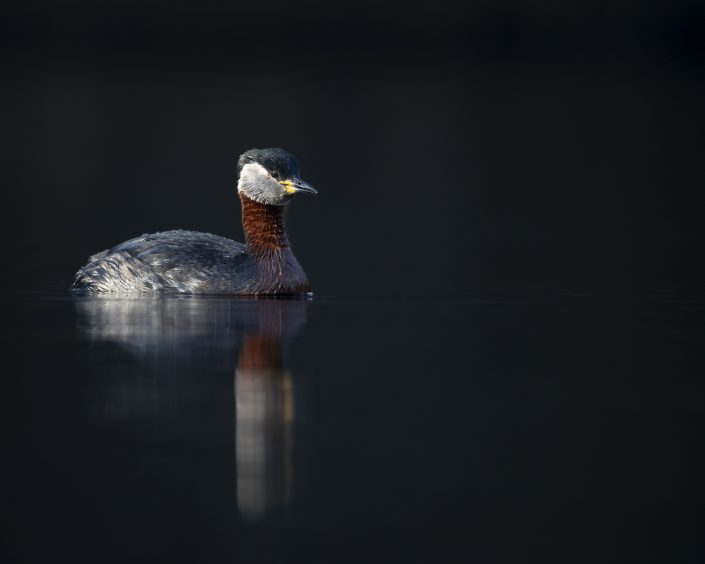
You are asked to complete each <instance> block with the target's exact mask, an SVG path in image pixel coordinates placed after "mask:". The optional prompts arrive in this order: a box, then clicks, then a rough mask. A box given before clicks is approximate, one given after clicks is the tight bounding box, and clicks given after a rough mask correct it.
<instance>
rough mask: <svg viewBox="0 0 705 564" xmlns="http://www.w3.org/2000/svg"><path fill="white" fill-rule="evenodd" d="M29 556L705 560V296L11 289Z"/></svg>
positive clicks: (15, 520) (14, 459) (14, 467)
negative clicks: (301, 297)
mask: <svg viewBox="0 0 705 564" xmlns="http://www.w3.org/2000/svg"><path fill="white" fill-rule="evenodd" d="M1 303H2V311H3V319H4V321H5V324H4V325H5V327H6V334H5V337H4V345H5V347H4V348H5V351H6V352H5V354H4V360H5V363H4V365H5V370H4V371H3V372H4V376H3V387H4V390H3V395H2V397H3V403H4V406H3V418H5V419H6V422H5V424H4V425H3V434H4V435H5V437H4V441H3V445H4V448H3V450H4V454H5V456H4V463H3V466H4V472H5V473H6V474H7V476H6V480H5V485H6V487H5V496H4V497H5V500H4V504H5V506H6V508H7V511H6V514H7V523H6V524H5V526H4V527H3V529H4V531H5V535H4V536H5V541H6V554H7V555H8V556H9V557H8V558H6V559H5V561H7V562H55V561H57V560H63V559H68V560H70V561H73V562H92V563H93V562H194V563H203V562H260V561H261V562H270V561H271V562H326V563H328V562H470V561H473V562H526V561H535V562H545V561H552V562H603V561H609V562H645V561H654V562H657V561H658V562H701V561H703V559H705V551H704V546H705V542H704V540H703V537H704V536H705V535H703V530H704V529H703V517H704V515H703V507H704V505H703V501H705V485H704V480H703V477H704V476H705V464H704V457H703V436H702V432H701V430H702V429H703V422H704V420H705V402H704V401H703V400H704V399H705V379H704V378H703V374H704V372H703V367H704V366H705V363H704V362H703V356H704V353H703V349H704V345H705V331H704V330H703V325H702V314H703V311H704V310H705V304H704V303H703V302H702V301H698V300H693V299H683V298H676V297H674V296H666V295H641V296H628V297H620V298H614V297H600V296H591V295H561V294H534V295H524V296H520V295H503V296H488V295H482V296H465V297H463V298H455V299H450V298H429V297H416V298H408V299H401V298H389V299H347V298H330V297H329V298H327V297H316V298H315V299H313V300H312V301H291V300H248V299H223V298H182V299H177V298H130V299H118V298H99V297H82V298H76V297H73V296H71V295H68V294H65V293H56V294H21V295H5V296H4V297H3V298H2V302H1Z"/></svg>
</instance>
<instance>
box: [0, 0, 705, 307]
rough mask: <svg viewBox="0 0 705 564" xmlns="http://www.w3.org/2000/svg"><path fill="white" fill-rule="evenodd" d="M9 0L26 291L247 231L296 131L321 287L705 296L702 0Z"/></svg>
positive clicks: (14, 164) (295, 222)
mask: <svg viewBox="0 0 705 564" xmlns="http://www.w3.org/2000/svg"><path fill="white" fill-rule="evenodd" d="M3 6H4V8H3V10H2V30H0V37H1V39H0V41H1V44H2V50H1V51H0V53H1V59H0V60H1V61H2V62H1V64H2V67H1V68H2V76H3V87H2V107H3V114H4V117H3V126H2V133H1V134H0V135H1V137H0V139H1V141H0V142H1V143H2V146H1V151H0V152H1V154H2V159H3V161H4V162H3V165H2V178H0V180H1V182H2V185H3V191H4V194H5V195H4V196H3V197H4V199H5V203H6V204H5V205H3V206H2V207H3V208H4V209H5V212H6V215H7V217H6V219H5V221H4V222H3V230H6V231H7V233H6V234H4V237H3V241H4V245H5V246H6V250H5V265H4V267H3V270H4V271H5V275H4V276H3V284H5V285H9V286H16V287H24V288H26V287H46V286H47V285H50V286H55V287H62V286H67V285H68V284H69V283H70V280H71V277H72V275H73V273H74V272H75V270H76V269H77V268H78V267H79V266H80V265H81V264H83V263H84V262H85V260H86V258H87V256H88V255H89V254H91V253H93V252H97V251H99V250H102V249H104V248H107V247H110V246H112V245H114V244H116V243H118V242H120V241H123V240H125V239H128V238H130V237H133V236H136V235H139V234H141V233H144V232H152V231H157V230H165V229H172V228H191V229H198V230H203V231H209V232H212V233H217V234H221V235H225V236H229V237H233V238H236V239H240V240H241V239H242V232H241V228H240V215H239V214H240V211H239V205H238V202H237V199H236V195H235V175H236V169H235V163H236V158H237V155H238V154H239V153H240V152H242V151H243V150H245V149H247V148H250V147H266V146H282V147H284V148H286V149H288V150H289V151H291V152H292V153H294V154H296V155H297V156H298V157H299V158H300V159H301V161H302V163H303V172H304V177H305V178H307V179H308V180H309V181H310V182H311V183H312V184H314V185H315V186H317V187H318V189H319V191H320V194H319V196H318V197H316V198H307V199H305V200H304V198H303V197H302V198H300V200H299V201H296V202H294V204H293V205H292V206H291V209H290V213H289V225H290V231H291V238H292V240H293V243H294V246H295V249H296V252H297V255H298V257H299V259H300V261H301V262H302V264H303V265H304V267H305V269H306V270H307V272H308V274H309V276H310V278H311V279H312V281H313V284H314V288H315V290H317V291H318V292H322V293H329V294H330V293H334V294H345V293H350V292H360V291H362V292H397V291H401V292H439V293H457V292H463V291H466V290H472V289H478V288H521V289H530V288H537V287H538V288H549V289H552V288H558V289H569V290H573V289H578V290H582V289H588V290H604V289H606V290H612V289H617V290H630V289H639V290H644V289H646V290H659V289H663V288H676V287H677V288H682V287H686V286H687V287H690V288H696V289H697V288H702V284H703V280H704V278H705V275H704V270H703V267H702V264H701V263H702V260H701V256H700V255H701V254H702V253H701V243H700V236H701V234H702V227H701V224H702V220H701V214H702V203H703V198H702V196H701V185H702V180H703V178H705V175H704V174H703V173H704V169H705V167H704V165H703V159H702V151H703V146H704V141H705V127H704V126H705V106H704V104H703V97H702V94H703V88H702V86H703V72H702V71H703V62H704V59H703V54H704V53H705V40H704V36H703V30H704V29H705V27H704V26H703V23H704V22H705V11H704V10H703V8H702V5H701V4H699V3H696V2H680V3H673V2H651V3H644V2H636V1H634V2H622V3H612V2H604V3H599V2H595V3H564V2H537V1H533V2H511V1H510V2H500V3H497V2H479V3H478V2H474V3H466V2H455V1H450V0H444V1H437V2H409V3H401V2H400V3H391V4H390V3H385V4H377V3H366V4H350V5H342V4H337V3H328V2H316V1H313V2H303V3H296V4H290V3H287V2H283V1H274V2H271V1H270V2H266V3H254V2H253V3H249V4H244V5H236V4H231V3H225V2H223V3H220V2H214V1H211V2H193V3H180V4H179V3H177V4H173V3H170V4H169V6H168V7H167V6H165V5H162V4H161V3H156V2H106V3H101V4H100V5H95V4H94V3H92V2H81V1H74V2H63V3H61V5H53V4H52V5H49V4H42V3H36V2H34V3H33V2H9V3H8V2H6V3H4V4H3ZM8 204H9V205H8Z"/></svg>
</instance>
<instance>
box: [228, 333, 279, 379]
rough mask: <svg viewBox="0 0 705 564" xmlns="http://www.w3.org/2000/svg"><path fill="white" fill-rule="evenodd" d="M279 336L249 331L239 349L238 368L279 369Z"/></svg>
mask: <svg viewBox="0 0 705 564" xmlns="http://www.w3.org/2000/svg"><path fill="white" fill-rule="evenodd" d="M281 367H282V355H281V338H280V337H279V336H266V335H262V334H258V333H251V334H249V335H247V336H246V337H245V342H244V343H243V345H242V349H241V350H240V359H239V362H238V368H240V369H249V370H253V369H254V370H261V369H268V370H281Z"/></svg>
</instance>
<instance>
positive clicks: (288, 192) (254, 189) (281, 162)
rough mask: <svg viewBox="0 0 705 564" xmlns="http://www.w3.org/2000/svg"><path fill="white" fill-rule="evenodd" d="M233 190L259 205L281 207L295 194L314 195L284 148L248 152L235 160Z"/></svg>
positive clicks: (292, 158)
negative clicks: (236, 174) (236, 170)
mask: <svg viewBox="0 0 705 564" xmlns="http://www.w3.org/2000/svg"><path fill="white" fill-rule="evenodd" d="M238 169H239V177H238V182H237V191H238V192H239V193H240V194H244V195H245V196H247V197H248V198H250V199H251V200H254V201H255V202H259V203H260V204H268V205H274V206H284V205H286V204H288V203H289V201H290V200H291V198H292V197H293V196H294V195H295V194H300V193H307V194H316V193H317V192H316V190H315V189H314V188H313V186H311V185H310V184H309V183H308V182H306V181H304V180H302V178H301V176H300V173H299V161H298V159H297V158H296V157H294V155H292V154H290V153H288V152H286V151H285V150H284V149H278V148H274V149H250V150H249V151H245V152H244V153H243V154H242V155H240V158H239V160H238Z"/></svg>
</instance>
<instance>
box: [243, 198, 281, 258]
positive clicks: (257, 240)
mask: <svg viewBox="0 0 705 564" xmlns="http://www.w3.org/2000/svg"><path fill="white" fill-rule="evenodd" d="M240 202H241V204H242V228H243V230H244V231H245V241H246V243H247V247H248V249H249V251H250V252H251V253H252V254H253V255H254V256H257V257H268V256H272V255H274V254H278V253H281V251H282V250H283V249H286V248H288V247H289V239H288V238H287V236H286V227H285V225H284V212H285V210H286V206H274V205H269V204H260V203H259V202H255V201H254V200H252V199H250V198H248V197H247V196H245V195H244V194H242V193H241V194H240Z"/></svg>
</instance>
